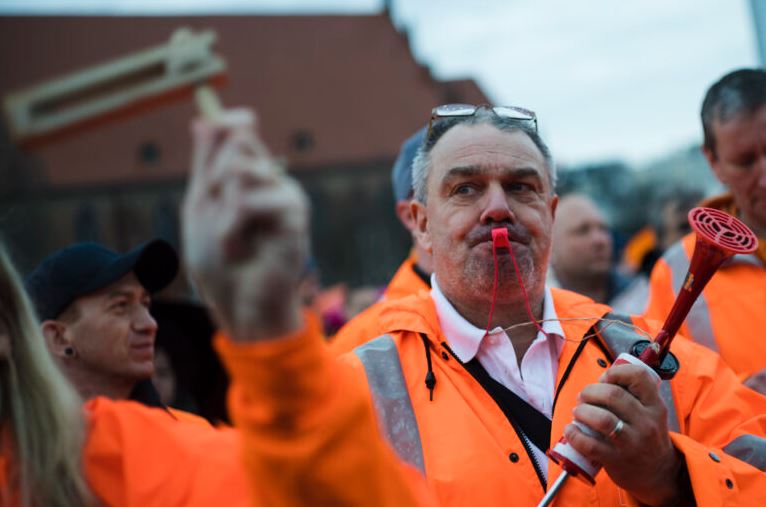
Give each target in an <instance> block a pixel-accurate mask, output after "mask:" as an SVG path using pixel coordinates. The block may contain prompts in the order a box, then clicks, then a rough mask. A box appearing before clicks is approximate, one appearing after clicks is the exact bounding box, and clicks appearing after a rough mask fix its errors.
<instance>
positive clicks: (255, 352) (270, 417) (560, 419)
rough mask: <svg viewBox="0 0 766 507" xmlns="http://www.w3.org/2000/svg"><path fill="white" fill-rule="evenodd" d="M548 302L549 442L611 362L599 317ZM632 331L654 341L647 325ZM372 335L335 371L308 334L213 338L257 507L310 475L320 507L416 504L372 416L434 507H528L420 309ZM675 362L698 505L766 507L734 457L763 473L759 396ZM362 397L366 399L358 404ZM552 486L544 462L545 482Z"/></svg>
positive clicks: (527, 475)
mask: <svg viewBox="0 0 766 507" xmlns="http://www.w3.org/2000/svg"><path fill="white" fill-rule="evenodd" d="M553 295H554V304H555V307H556V311H557V313H558V316H559V318H560V319H561V320H562V326H563V328H564V332H565V334H566V338H567V341H566V342H565V344H564V348H563V351H562V354H561V358H560V364H559V369H558V380H557V385H558V389H557V402H556V406H555V407H554V412H553V424H552V433H551V440H552V442H555V441H556V440H558V438H559V437H560V436H561V434H562V430H563V428H564V426H565V425H566V424H567V423H569V422H570V421H571V419H572V408H573V407H574V406H575V405H576V400H577V395H578V393H579V392H580V391H581V390H582V389H583V387H585V386H586V385H588V384H591V383H594V382H596V381H597V379H598V378H599V376H600V375H601V374H602V373H603V371H604V367H603V366H602V364H605V363H604V360H611V359H612V357H610V356H609V355H608V354H607V352H606V351H608V350H611V349H608V348H606V346H605V345H603V344H601V342H600V341H599V340H598V339H596V338H590V339H588V340H585V341H583V337H584V336H585V335H586V334H588V332H589V329H590V328H591V326H592V325H593V324H594V322H596V321H597V320H598V319H599V318H600V317H601V316H602V315H604V314H605V313H606V312H607V311H608V310H609V308H608V307H606V306H604V305H599V304H596V303H593V302H592V301H591V300H589V299H587V298H584V297H582V296H579V295H576V294H574V293H569V292H566V291H559V290H555V291H554V292H553ZM573 319H574V320H573ZM634 323H635V324H636V325H638V326H641V327H642V328H645V329H646V328H648V330H649V331H650V332H652V331H656V329H655V327H656V324H654V323H651V324H650V323H647V322H645V321H643V320H641V319H636V320H634ZM380 328H381V330H383V331H385V330H388V331H390V332H389V334H388V335H386V336H382V337H381V338H379V339H375V340H373V341H370V342H369V343H367V344H365V345H363V346H361V347H359V348H357V349H356V350H355V351H354V352H353V353H351V354H347V355H345V356H343V357H342V358H340V361H339V363H335V364H334V363H332V362H331V361H330V357H329V354H327V353H326V352H325V353H322V352H321V351H318V350H317V347H318V345H316V344H318V343H319V341H320V338H319V337H318V336H317V333H313V334H314V336H313V337H312V336H311V334H312V333H308V332H307V333H304V335H303V336H297V337H295V338H293V339H292V340H291V341H290V342H289V343H288V342H283V343H269V344H259V345H257V346H253V345H249V346H243V345H236V344H233V343H231V342H228V341H226V340H223V339H221V338H219V341H218V346H219V351H220V352H221V353H222V356H223V357H224V359H225V361H226V362H227V364H228V365H229V367H230V368H231V370H232V371H233V372H239V373H238V374H237V376H239V377H240V378H249V379H251V381H248V382H247V385H248V386H249V387H248V388H246V389H242V388H241V387H236V388H235V390H234V392H233V396H232V400H231V401H232V403H231V408H232V411H233V413H234V417H235V419H236V420H237V424H238V425H239V426H240V427H242V428H247V431H246V432H245V433H244V435H243V436H244V439H245V441H246V444H245V448H246V449H247V452H246V454H247V456H248V461H249V463H250V470H251V474H250V477H252V478H254V480H255V481H257V489H258V490H259V491H260V492H261V494H263V495H266V496H269V495H270V498H271V499H277V498H283V499H284V498H286V497H285V495H291V496H290V499H288V500H285V504H286V505H299V503H298V502H297V501H295V500H293V499H292V498H294V497H297V496H300V495H303V496H302V497H301V498H302V499H306V498H307V497H306V496H305V491H303V490H300V491H297V490H296V488H295V487H294V483H293V482H291V476H290V475H289V474H288V478H282V476H281V475H280V473H279V471H280V470H284V469H288V470H290V471H295V470H304V469H305V468H312V467H319V468H322V469H325V468H326V474H322V476H323V477H324V479H325V481H326V482H325V483H324V487H325V491H326V496H324V497H322V498H323V499H324V500H326V502H325V503H326V504H328V505H329V504H337V505H351V503H350V502H351V501H352V500H353V501H355V502H356V503H355V504H358V505H366V504H367V503H369V502H372V501H374V500H375V499H376V498H377V496H378V495H380V494H382V493H383V492H384V491H386V490H388V489H396V490H397V491H399V492H400V493H401V495H402V496H403V497H405V498H412V497H407V496H406V494H405V491H406V489H407V487H409V488H412V487H417V486H418V485H419V483H417V482H406V481H405V477H404V476H403V475H402V473H401V471H399V470H397V469H396V468H395V467H392V466H391V464H390V462H389V461H387V456H386V453H385V452H382V451H381V449H380V437H379V435H377V434H375V432H370V431H369V428H368V427H367V426H364V425H362V426H361V428H358V427H357V426H356V425H355V424H353V422H355V420H356V419H355V417H356V411H357V410H362V408H364V407H366V406H369V405H372V404H374V406H375V407H376V408H377V411H378V417H379V424H380V432H381V433H382V434H384V435H386V437H387V439H388V441H389V442H390V444H391V445H392V447H393V448H395V449H396V450H397V453H398V455H399V456H400V458H401V459H402V460H404V461H407V462H408V463H410V464H411V465H412V466H413V467H414V468H416V469H420V470H421V471H422V472H423V473H424V474H425V476H426V479H427V482H428V484H429V486H430V487H431V489H432V491H433V492H434V493H435V494H436V495H437V497H438V500H439V504H440V505H442V506H467V505H509V504H511V503H512V504H513V505H519V506H528V505H529V506H533V505H536V504H537V503H538V502H539V500H540V499H541V498H542V496H543V493H544V490H543V486H542V484H541V481H540V479H539V478H538V474H537V472H536V471H535V467H534V465H533V463H532V462H531V461H530V456H529V454H528V453H527V452H526V451H525V446H524V443H522V440H521V439H520V437H519V435H517V434H516V432H515V430H514V429H513V427H512V426H511V424H510V423H509V422H508V420H507V419H506V417H505V415H504V414H503V412H502V411H501V410H500V408H499V407H498V406H497V405H496V404H495V402H494V401H493V400H492V398H491V397H490V396H489V394H487V392H486V391H485V390H484V389H483V388H482V387H481V386H480V385H479V384H478V383H477V382H476V381H475V380H474V378H473V377H472V376H471V375H470V374H469V373H468V372H467V371H466V370H465V369H464V368H463V366H462V365H461V364H459V363H458V361H457V360H455V358H454V357H453V356H451V355H450V354H449V351H448V350H447V349H446V347H445V345H444V342H445V338H444V336H443V335H442V333H441V331H440V329H439V326H438V319H437V316H436V312H435V308H434V306H433V303H432V301H431V298H430V296H429V295H428V294H427V293H422V294H420V295H418V296H412V297H410V298H406V299H402V300H398V301H393V302H390V303H388V305H387V307H386V308H385V309H384V311H382V312H381V319H380ZM420 333H423V334H424V335H425V336H426V340H427V342H426V343H427V344H428V351H429V352H428V353H429V354H430V356H431V362H432V367H433V371H434V373H435V375H436V385H435V390H434V393H433V401H430V400H429V390H428V389H427V387H426V385H425V383H424V379H425V376H426V372H427V358H426V354H427V352H426V349H425V347H424V343H423V339H422V337H421V334H420ZM673 351H674V353H675V354H676V356H677V357H678V358H679V360H680V361H681V364H682V367H681V369H680V371H679V373H678V375H677V376H676V378H675V379H674V380H672V381H671V382H670V383H666V384H665V386H664V387H663V388H662V389H665V391H666V398H672V399H673V401H672V402H668V403H669V412H670V413H671V414H670V415H669V419H671V421H670V422H673V424H672V425H671V426H675V427H676V428H677V431H674V432H671V439H672V441H673V443H674V445H675V446H676V447H677V448H678V450H679V451H680V452H681V453H682V454H683V455H684V456H685V459H686V464H687V467H688V471H689V475H690V480H691V484H692V487H693V489H694V494H695V499H696V502H697V504H698V505H701V506H714V505H715V506H719V505H743V506H744V505H766V475H764V474H763V472H761V471H760V470H759V469H757V468H755V467H754V466H753V465H751V464H748V463H746V462H745V461H740V460H739V459H736V458H734V457H733V456H739V457H741V458H743V459H748V460H749V461H750V463H753V464H754V465H757V466H760V467H766V439H764V438H763V437H764V435H766V415H763V414H766V397H762V396H760V395H759V394H757V393H755V392H754V391H752V390H750V389H747V388H745V387H743V386H741V384H740V383H739V382H738V381H737V379H736V377H735V375H734V374H733V372H731V370H729V369H728V368H727V367H726V366H725V365H724V364H723V363H722V362H721V361H720V359H719V357H718V356H717V355H715V354H713V353H711V352H710V351H708V350H706V349H704V348H702V347H699V346H697V345H695V344H693V343H692V342H690V341H688V340H685V341H678V342H675V343H674V344H673ZM260 365H262V367H261V366H260ZM275 365H276V366H275ZM245 372H247V376H246V375H245ZM565 372H566V375H565ZM662 389H661V392H663V391H662ZM360 396H361V397H367V403H366V404H364V403H362V402H361V401H360V399H359V398H360ZM362 411H363V412H365V413H366V412H367V408H364V410H362ZM338 440H346V441H347V442H348V443H352V444H353V446H351V447H347V448H346V454H338V453H327V454H325V452H324V450H325V449H326V448H327V447H328V444H329V443H335V444H337V442H338ZM365 456H366V457H367V461H365V460H364V457H365ZM336 459H342V460H343V462H344V463H347V466H343V464H341V463H337V462H336V461H335V460H336ZM380 460H383V463H384V465H385V466H384V467H383V469H382V470H381V468H380V467H381V464H380V463H381V461H380ZM301 462H303V464H301ZM636 473H641V471H639V470H637V471H636ZM379 474H382V476H384V477H385V478H386V479H385V480H384V484H379V483H373V484H372V485H369V486H367V488H366V490H364V489H360V488H358V487H357V486H356V484H357V482H358V481H359V480H362V481H369V480H370V477H371V476H378V475H379ZM558 474H559V470H558V467H557V466H556V465H555V464H553V463H551V464H550V465H549V470H548V477H549V480H550V481H554V480H555V479H556V477H557V476H558ZM304 489H305V488H304ZM291 491H295V493H294V495H293V493H290V492H291ZM347 501H348V502H347ZM319 503H321V502H316V504H319ZM635 504H636V502H635V501H634V500H632V498H630V497H629V495H627V494H626V493H625V492H624V491H621V490H620V489H619V488H618V487H617V486H616V485H615V484H614V483H612V481H611V480H610V479H609V477H608V476H607V475H606V474H605V473H603V472H602V473H600V474H599V475H598V476H597V481H596V486H595V487H590V486H588V485H586V484H584V483H581V482H580V481H577V480H572V481H569V482H568V483H567V484H566V485H565V486H564V487H563V489H562V490H561V498H560V500H558V501H557V505H573V506H575V505H576V506H579V505H615V506H617V505H635Z"/></svg>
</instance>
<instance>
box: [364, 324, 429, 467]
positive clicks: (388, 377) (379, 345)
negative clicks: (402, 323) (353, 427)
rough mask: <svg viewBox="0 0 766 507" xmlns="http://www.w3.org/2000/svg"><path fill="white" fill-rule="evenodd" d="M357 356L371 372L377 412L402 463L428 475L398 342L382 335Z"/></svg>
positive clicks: (369, 378)
mask: <svg viewBox="0 0 766 507" xmlns="http://www.w3.org/2000/svg"><path fill="white" fill-rule="evenodd" d="M354 354H356V355H357V357H358V358H359V360H360V361H361V362H362V365H363V366H364V370H365V372H366V373H367V383H368V384H369V386H370V393H371V394H372V400H373V403H374V404H375V411H376V412H377V414H378V421H379V422H380V426H381V428H382V430H383V432H384V434H385V436H386V439H387V440H388V442H389V443H390V444H391V446H392V447H393V448H394V450H395V451H396V453H397V454H398V455H399V457H400V458H401V459H402V460H404V461H406V462H407V463H409V464H410V465H412V466H414V467H415V468H417V469H418V470H420V471H421V472H422V473H425V465H424V460H423V445H422V443H421V441H420V433H419V432H418V423H417V421H416V420H415V412H414V410H413V408H412V402H411V401H410V394H409V392H408V391H407V385H406V384H405V382H404V373H403V372H402V365H401V363H400V361H399V352H398V351H397V350H396V344H395V343H394V339H393V338H392V337H391V335H387V334H386V335H383V336H379V337H378V338H375V339H374V340H372V341H370V342H367V343H365V344H364V345H360V346H359V347H357V348H355V349H354Z"/></svg>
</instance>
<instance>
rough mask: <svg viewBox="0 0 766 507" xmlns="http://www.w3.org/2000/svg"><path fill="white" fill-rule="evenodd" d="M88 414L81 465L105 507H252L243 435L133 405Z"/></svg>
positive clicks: (100, 401) (96, 403) (111, 404)
mask: <svg viewBox="0 0 766 507" xmlns="http://www.w3.org/2000/svg"><path fill="white" fill-rule="evenodd" d="M86 409H87V413H88V435H87V439H86V443H85V448H84V450H83V464H84V468H85V473H86V477H87V479H88V483H89V484H90V486H91V489H92V490H93V492H94V494H95V495H96V497H97V498H98V499H100V500H101V501H102V502H103V503H104V505H107V506H109V507H134V506H135V507H138V506H142V507H143V506H157V507H160V506H168V505H178V506H181V505H183V506H200V507H202V506H209V505H227V506H229V505H231V506H238V505H241V506H249V505H252V503H251V498H250V493H249V486H248V483H247V480H246V476H245V469H244V466H243V460H242V450H241V449H242V440H241V438H240V435H239V432H238V431H236V430H234V429H232V428H214V427H212V426H210V425H209V424H208V425H204V424H200V422H199V421H198V420H192V419H188V418H177V417H174V416H173V415H171V414H170V413H168V412H166V411H165V410H162V409H158V408H151V407H147V406H144V405H141V404H139V403H135V402H130V401H113V400H109V399H106V398H96V399H93V400H91V401H89V402H88V403H86Z"/></svg>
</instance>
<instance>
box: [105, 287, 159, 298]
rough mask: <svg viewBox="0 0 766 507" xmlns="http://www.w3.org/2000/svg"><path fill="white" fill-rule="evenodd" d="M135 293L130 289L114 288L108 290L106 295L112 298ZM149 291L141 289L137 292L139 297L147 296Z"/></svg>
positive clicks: (129, 295)
mask: <svg viewBox="0 0 766 507" xmlns="http://www.w3.org/2000/svg"><path fill="white" fill-rule="evenodd" d="M134 295H135V292H134V291H133V290H130V289H119V288H118V289H114V290H112V291H109V293H108V294H107V295H106V297H107V298H108V299H114V298H118V297H133V296H134ZM148 296H149V293H148V292H146V290H144V289H141V291H140V292H139V294H138V297H139V298H144V297H148Z"/></svg>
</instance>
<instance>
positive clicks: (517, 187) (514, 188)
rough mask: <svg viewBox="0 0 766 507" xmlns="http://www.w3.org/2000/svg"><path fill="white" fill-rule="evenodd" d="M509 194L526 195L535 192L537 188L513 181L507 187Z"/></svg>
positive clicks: (524, 182) (523, 182)
mask: <svg viewBox="0 0 766 507" xmlns="http://www.w3.org/2000/svg"><path fill="white" fill-rule="evenodd" d="M507 189H508V191H509V192H511V193H514V194H526V193H534V192H537V186H536V185H534V184H532V183H529V182H526V181H514V182H511V183H509V184H508V185H507Z"/></svg>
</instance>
